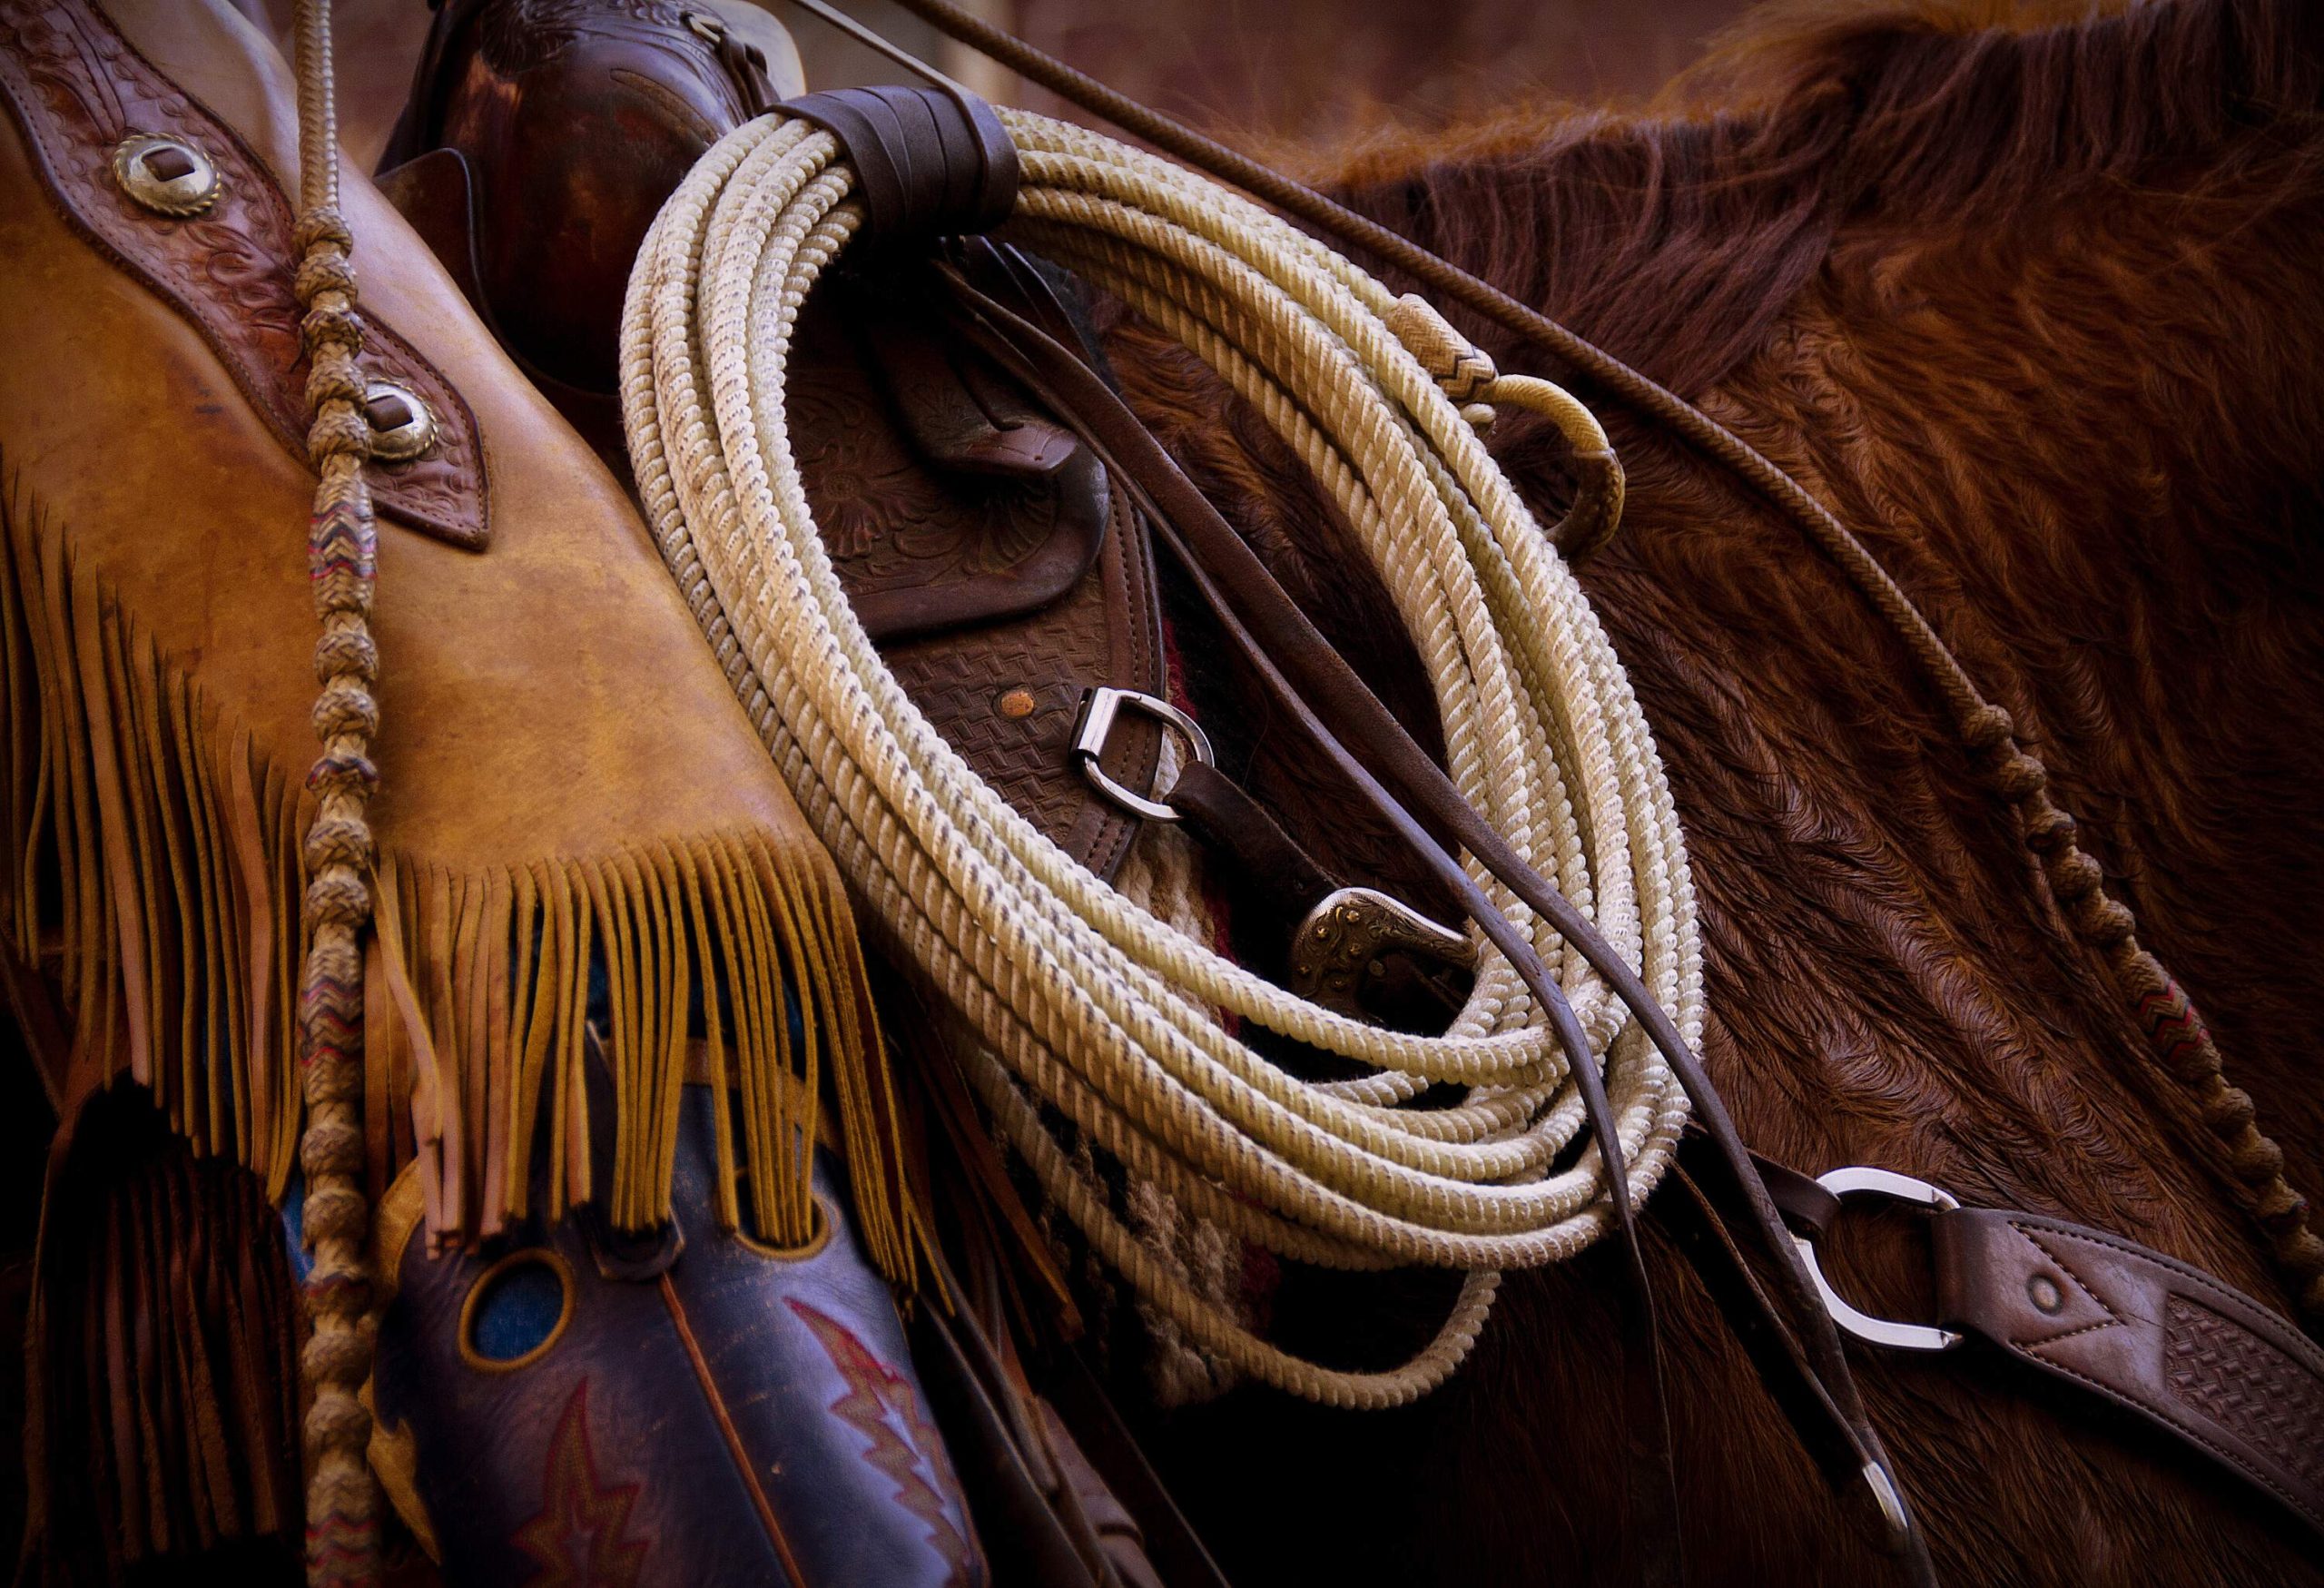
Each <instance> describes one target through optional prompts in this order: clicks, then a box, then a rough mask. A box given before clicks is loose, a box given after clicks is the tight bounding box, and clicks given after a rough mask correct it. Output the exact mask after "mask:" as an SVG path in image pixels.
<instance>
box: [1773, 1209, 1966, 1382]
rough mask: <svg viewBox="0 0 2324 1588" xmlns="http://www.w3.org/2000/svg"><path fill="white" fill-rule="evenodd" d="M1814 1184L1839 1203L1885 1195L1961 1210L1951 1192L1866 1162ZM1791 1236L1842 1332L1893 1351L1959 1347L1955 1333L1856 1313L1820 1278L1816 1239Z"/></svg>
mask: <svg viewBox="0 0 2324 1588" xmlns="http://www.w3.org/2000/svg"><path fill="white" fill-rule="evenodd" d="M1816 1183H1817V1185H1819V1186H1821V1187H1823V1188H1824V1189H1826V1190H1827V1191H1829V1192H1831V1193H1832V1195H1833V1196H1835V1197H1837V1198H1840V1199H1841V1200H1842V1201H1846V1200H1847V1198H1850V1197H1886V1198H1888V1199H1889V1200H1891V1201H1894V1202H1905V1203H1908V1204H1910V1205H1911V1206H1913V1207H1915V1208H1927V1209H1928V1210H1929V1211H1930V1212H1932V1213H1950V1212H1952V1211H1953V1210H1954V1209H1955V1208H1958V1207H1960V1206H1961V1204H1960V1203H1959V1202H1958V1201H1956V1200H1955V1198H1953V1196H1952V1195H1951V1194H1950V1193H1949V1192H1946V1191H1945V1190H1943V1189H1939V1188H1938V1187H1935V1186H1932V1185H1930V1184H1929V1183H1928V1182H1927V1181H1926V1180H1916V1179H1913V1177H1912V1176H1910V1175H1900V1174H1896V1173H1893V1172H1891V1171H1890V1170H1887V1169H1873V1168H1870V1167H1868V1166H1866V1165H1864V1164H1853V1165H1850V1166H1849V1167H1847V1168H1846V1169H1834V1170H1832V1171H1831V1172H1830V1173H1829V1174H1822V1175H1818V1176H1817V1177H1816ZM1792 1242H1793V1244H1794V1245H1796V1246H1797V1247H1798V1248H1799V1260H1800V1261H1801V1262H1803V1263H1805V1264H1807V1277H1809V1278H1810V1279H1813V1280H1814V1281H1815V1282H1816V1293H1817V1295H1818V1296H1820V1297H1823V1298H1824V1310H1825V1311H1826V1312H1827V1313H1829V1314H1831V1315H1832V1321H1833V1322H1834V1323H1836V1324H1837V1325H1838V1326H1839V1327H1840V1329H1841V1331H1842V1332H1843V1333H1846V1334H1849V1335H1853V1336H1856V1338H1857V1339H1859V1340H1862V1341H1864V1342H1865V1343H1866V1344H1867V1345H1873V1346H1888V1347H1889V1348H1890V1349H1891V1350H1896V1351H1950V1350H1951V1349H1953V1347H1954V1346H1957V1345H1959V1344H1960V1343H1961V1332H1960V1331H1959V1330H1958V1329H1945V1328H1938V1327H1936V1326H1935V1325H1934V1324H1914V1323H1896V1322H1895V1321H1893V1320H1892V1319H1889V1318H1885V1317H1873V1316H1872V1315H1871V1314H1869V1313H1864V1312H1858V1311H1857V1310H1856V1308H1855V1307H1850V1306H1849V1305H1848V1304H1847V1303H1846V1301H1844V1300H1842V1299H1841V1297H1840V1293H1839V1292H1838V1291H1837V1290H1835V1289H1833V1288H1832V1282H1831V1281H1830V1280H1829V1279H1827V1278H1825V1277H1824V1269H1823V1267H1822V1266H1821V1265H1820V1264H1818V1263H1817V1260H1816V1240H1815V1238H1814V1237H1813V1236H1806V1235H1794V1236H1793V1237H1792Z"/></svg>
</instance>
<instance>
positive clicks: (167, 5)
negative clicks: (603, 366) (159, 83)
mask: <svg viewBox="0 0 2324 1588" xmlns="http://www.w3.org/2000/svg"><path fill="white" fill-rule="evenodd" d="M116 10H117V12H118V15H119V17H120V20H121V21H122V22H123V25H124V27H125V30H126V31H127V33H128V34H129V36H130V37H131V39H132V41H133V42H134V43H135V44H137V45H138V47H139V48H140V50H141V51H142V52H143V54H144V55H145V56H146V57H148V58H149V59H151V60H153V62H155V64H157V65H158V66H159V67H161V68H162V69H164V70H166V71H169V72H170V73H171V74H172V75H173V76H175V77H179V78H182V79H183V80H184V81H186V82H188V83H189V84H198V85H199V86H200V87H201V90H202V94H203V97H204V99H205V101H206V102H207V103H208V104H209V105H210V106H211V108H212V110H213V111H215V112H216V113H218V114H220V116H221V117H222V119H223V120H225V121H226V122H228V123H230V124H231V125H233V126H235V127H236V128H237V129H239V130H241V131H242V132H243V133H244V134H245V136H246V138H247V141H248V142H249V143H250V144H251V148H252V149H253V151H254V152H255V153H257V154H258V155H259V156H260V158H261V164H262V166H263V167H264V168H265V169H266V170H268V171H271V172H273V173H278V174H279V173H281V172H283V171H286V170H294V169H295V165H296V161H295V154H294V152H293V150H292V147H291V144H292V142H293V140H294V138H295V132H294V129H295V125H296V118H295V114H294V110H293V98H292V93H291V82H290V78H289V74H288V69H287V68H286V67H285V66H284V65H283V64H282V62H281V59H280V57H279V56H277V55H275V54H273V51H272V46H271V45H270V44H265V43H264V42H262V41H259V40H257V39H256V36H255V35H252V34H251V33H250V31H249V29H248V26H247V25H246V24H244V23H242V22H241V19H240V18H239V17H234V16H230V15H227V14H226V13H225V12H224V11H223V9H222V7H213V6H212V5H205V4H192V5H180V4H178V3H176V0H122V4H120V5H118V6H117V7H116ZM252 59H255V60H256V62H257V63H258V68H259V69H258V70H256V71H252V70H251V68H250V67H249V66H248V65H247V64H242V63H245V62H247V61H250V60H252ZM229 60H231V62H233V63H235V64H234V65H233V66H232V68H231V69H221V67H220V66H219V64H218V63H220V62H223V61H229ZM345 180H346V184H347V185H346V192H345V197H344V201H343V208H344V209H345V211H346V212H347V214H348V217H349V221H350V225H351V226H352V228H353V230H354V232H355V234H356V236H357V238H358V239H359V242H358V244H357V250H356V254H355V267H356V270H357V272H358V274H359V279H360V281H361V283H362V291H363V303H364V306H365V309H366V311H367V312H371V313H376V314H377V315H378V316H379V318H381V319H383V320H387V321H394V322H396V323H399V324H403V325H408V326H411V327H413V328H415V332H416V336H417V340H418V342H419V345H420V346H421V347H422V348H423V350H425V352H426V354H427V356H428V358H429V359H430V360H431V361H433V362H434V363H435V364H436V365H437V366H438V368H440V369H441V370H443V371H444V373H445V375H446V376H447V378H448V379H449V380H452V381H453V382H454V383H456V384H457V385H458V388H459V389H460V390H461V391H462V393H463V394H464V395H465V396H466V397H467V399H468V403H469V406H470V407H471V409H473V411H474V413H475V416H476V420H477V425H478V436H479V438H480V442H481V445H482V446H483V447H484V448H485V449H486V450H487V452H489V454H490V455H491V457H492V459H493V469H492V472H491V475H490V477H489V479H488V489H489V492H490V501H491V508H490V511H491V518H492V522H493V524H494V530H495V544H494V546H493V549H492V551H491V553H490V555H488V556H485V557H472V556H468V555H465V554H462V553H459V552H458V551H455V550H454V549H453V548H452V547H449V546H448V545H445V544H443V543H442V542H440V541H438V540H435V539H431V538H426V537H422V536H419V535H414V534H411V533H409V532H400V533H399V531H398V530H397V529H395V528H392V527H390V528H388V529H387V530H386V531H385V532H384V533H383V534H382V536H381V541H380V550H379V562H380V576H379V587H380V596H379V609H378V611H377V612H376V613H375V614H374V617H373V622H374V626H375V627H376V630H377V632H378V635H379V649H380V653H381V656H382V658H383V661H382V672H381V680H380V686H379V700H380V707H381V723H382V726H381V732H380V736H379V740H378V743H377V750H376V755H377V758H378V760H379V764H380V769H381V774H382V780H383V781H382V786H381V791H380V794H379V799H378V802H377V804H376V805H375V807H374V816H375V824H376V826H377V829H378V831H379V836H380V840H381V843H382V844H383V846H384V847H385V848H386V849H387V850H388V851H389V852H390V853H407V854H412V855H416V856H419V857H422V858H424V859H425V860H427V861H428V862H429V863H434V864H438V865H442V866H446V867H450V868H456V869H461V870H470V869H476V868H482V867H494V866H501V865H506V864H507V863H511V862H512V861H515V860H517V859H519V858H521V857H525V856H532V855H542V854H560V853H561V854H586V853H602V852H605V851H607V850H610V849H612V848H615V847H616V846H618V845H619V844H622V843H629V842H635V841H636V840H638V839H640V838H642V837H648V836H650V835H653V834H656V833H660V834H671V833H687V832H701V831H707V830H713V829H734V828H759V829H763V830H765V831H768V832H770V833H776V834H780V835H782V836H783V841H784V842H786V843H795V844H797V845H798V846H799V847H800V848H801V849H802V850H807V849H812V848H814V847H815V846H814V845H813V841H812V837H811V836H810V835H809V834H808V833H807V832H806V829H805V825H804V823H803V821H802V819H801V818H800V817H799V815H798V814H797V807H796V805H795V804H793V801H792V798H791V795H790V793H789V791H788V790H787V789H785V788H784V787H783V784H782V781H781V778H780V777H779V775H778V774H776V772H775V770H774V768H773V765H772V764H770V763H769V761H768V760H767V757H766V754H765V751H764V750H763V748H762V747H761V745H759V743H758V739H757V735H755V733H754V732H753V730H752V728H751V727H750V725H749V723H748V721H747V719H746V718H744V716H743V713H742V709H741V707H740V706H739V705H737V704H736V702H735V700H734V695H733V692H732V690H731V689H729V688H728V686H727V684H726V681H725V678H724V676H723V675H722V674H721V673H720V671H719V669H718V666H717V665H716V663H715V661H714V659H713V658H712V657H711V656H710V654H709V652H708V650H707V648H706V647H705V646H704V645H703V643H702V638H701V635H700V632H699V630H698V629H697V628H696V627H695V626H694V620H693V617H692V616H691V615H690V614H689V613H688V612H687V611H686V608H685V606H684V602H683V601H682V600H681V599H680V597H678V594H677V592H676V591H675V589H674V588H673V587H671V584H670V580H669V576H668V573H667V572H666V570H665V568H664V567H663V566H662V562H661V559H660V557H659V556H658V555H657V554H656V552H655V549H654V547H653V545H652V543H651V541H650V540H649V538H647V536H646V534H645V528H644V526H643V525H642V524H641V523H640V522H639V521H638V518H637V515H636V511H635V508H633V507H632V506H631V504H630V502H629V499H628V498H627V497H626V496H625V494H624V493H623V491H622V490H621V488H620V487H619V486H618V485H617V484H616V483H615V480H614V479H613V478H612V477H611V476H610V475H609V474H608V473H607V472H606V469H604V467H603V466H602V465H601V464H599V462H598V461H597V459H596V458H595V457H594V456H593V455H592V454H591V453H590V451H589V449H587V447H586V446H585V445H584V444H583V443H582V442H581V441H580V439H579V438H577V437H576V435H575V434H574V433H573V431H572V430H571V429H570V428H569V427H568V426H567V425H566V423H565V422H564V421H563V420H562V419H559V418H558V417H557V416H556V413H555V412H553V411H552V410H551V409H549V407H548V405H547V403H546V402H545V401H544V400H543V399H541V398H540V397H539V396H538V395H537V394H536V393H535V392H534V391H533V390H532V389H531V388H530V387H529V386H527V384H526V382H525V380H523V378H522V376H521V375H520V374H519V373H518V372H517V370H515V369H514V368H513V367H512V366H511V365H510V364H509V362H508V360H507V358H506V357H505V356H504V355H503V354H502V353H501V351H500V350H499V349H498V348H497V346H496V345H495V344H494V343H493V340H492V339H491V337H490V336H489V334H488V333H487V331H486V330H485V329H484V327H483V326H482V325H480V324H479V323H478V321H477V319H476V316H475V315H474V314H473V313H472V312H471V311H469V309H468V306H467V304H466V303H465V302H464V301H462V300H461V298H460V295H459V293H458V290H457V289H456V288H455V287H454V286H453V284H452V282H451V281H449V280H448V278H447V277H446V276H445V274H444V272H443V271H442V270H441V269H440V268H439V267H438V265H437V264H436V262H435V261H434V260H433V258H432V257H431V256H430V255H429V254H428V251H427V250H426V249H425V248H424V247H422V246H421V245H420V244H419V241H418V240H417V239H416V238H414V237H413V236H412V235H411V233H410V232H409V229H408V228H407V227H406V226H405V224H404V222H403V221H402V220H401V218H400V217H399V216H398V215H397V214H396V212H395V211H394V210H393V209H392V208H390V207H389V205H388V204H387V203H386V202H385V201H384V200H382V199H381V198H380V197H379V195H378V193H377V192H374V191H373V190H372V189H371V187H370V185H369V182H367V181H365V180H364V178H362V177H361V176H360V175H359V174H358V173H352V172H350V173H346V179H345ZM40 192H41V190H40V185H39V181H38V178H37V175H36V173H35V172H34V168H33V166H32V164H31V163H30V161H29V158H28V156H27V153H26V152H25V148H24V145H23V143H21V141H20V140H19V139H18V138H17V137H16V136H15V135H14V134H13V132H12V133H11V134H10V135H7V136H5V137H0V341H5V345H6V346H7V347H8V349H9V350H10V356H9V357H8V358H6V359H5V360H0V446H5V449H6V453H7V458H8V462H9V465H10V469H11V473H12V475H13V477H14V480H15V488H16V489H17V490H19V491H21V492H23V493H25V494H26V495H28V496H29V497H31V498H34V499H36V500H38V501H39V503H40V504H41V505H42V507H43V508H44V512H45V514H46V517H47V519H48V521H49V522H50V523H51V524H52V525H53V526H54V527H56V528H57V529H58V530H59V531H61V532H66V533H69V534H70V535H71V536H72V538H73V545H74V551H75V555H76V557H77V558H78V561H79V567H80V569H81V571H82V572H84V573H85V574H89V575H93V576H94V577H97V578H98V579H100V580H101V581H102V582H103V585H104V586H105V587H107V588H108V589H109V590H111V591H112V592H113V598H114V599H115V600H116V601H118V602H119V603H120V604H121V605H122V606H123V607H125V608H126V609H128V610H129V611H131V612H133V613H134V614H135V616H136V617H137V618H138V620H139V621H140V622H141V623H142V624H143V625H144V626H145V627H146V628H147V629H148V630H150V632H151V634H152V636H153V640H154V642H155V645H156V646H157V648H158V650H159V651H160V653H161V654H162V656H164V657H170V658H177V659H180V660H182V661H183V662H186V663H189V664H194V665H198V666H199V669H200V674H201V676H202V681H203V684H204V686H205V688H206V690H207V692H208V694H209V696H210V698H211V699H212V700H213V701H215V702H216V703H218V705H219V706H220V708H221V709H222V710H223V711H224V712H226V713H228V714H230V715H231V717H233V718H234V719H235V720H238V721H240V722H241V723H242V724H244V725H247V726H248V728H249V729H250V731H251V735H252V738H253V741H254V748H255V750H256V752H257V754H258V755H259V756H260V758H261V761H262V762H263V763H267V764H274V765H277V766H280V767H281V768H283V769H285V770H286V771H287V773H288V774H289V775H290V777H291V781H292V782H294V783H295V782H297V781H298V779H299V778H300V776H302V775H303V773H304V769H305V767H306V764H307V763H308V761H309V760H310V759H311V757H312V755H313V745H314V739H313V735H312V731H311V729H310V727H309V725H308V720H307V719H308V713H309V710H310V707H311V705H312V704H313V697H314V687H315V686H314V679H313V674H312V671H311V669H310V666H309V660H308V657H309V652H310V650H311V648H312V646H313V636H314V621H315V620H314V615H313V607H312V600H311V597H310V593H309V590H308V580H307V568H306V558H305V555H304V547H303V542H302V537H301V532H300V526H302V525H303V524H304V522H305V520H306V516H307V510H308V507H309V498H310V496H311V494H312V487H311V484H310V480H309V478H308V477H307V475H306V473H305V470H304V469H303V468H302V467H301V466H300V464H299V463H297V462H296V461H294V460H293V459H291V457H290V456H288V455H287V454H286V453H285V452H284V450H283V449H281V447H280V446H279V445H278V444H277V443H276V442H275V439H274V438H273V437H272V436H271V434H270V433H269V430H268V429H267V427H266V425H265V423H264V421H263V419H262V416H261V415H260V414H259V413H258V412H257V411H256V409H254V408H253V406H252V405H251V403H250V402H249V401H248V400H247V399H245V398H244V397H243V396H242V395H241V392H240V390H239V388H238V387H237V385H236V383H235V382H234V380H233V379H232V373H231V370H229V369H228V368H227V367H226V366H225V365H224V364H223V363H222V361H221V360H220V358H219V356H218V354H217V352H216V350H214V349H212V347H211V346H210V345H209V344H208V343H207V342H206V341H205V340H203V339H202V337H201V336H200V334H199V333H198V332H197V331H196V330H194V329H193V328H192V326H191V325H189V324H188V323H187V322H186V321H184V320H183V319H182V318H181V317H180V316H178V315H177V314H176V313H175V312H174V311H172V309H171V308H170V307H169V306H168V305H167V304H165V303H164V302H163V301H161V300H160V299H158V298H157V297H155V296H154V295H153V293H152V292H151V291H148V290H147V289H146V287H145V286H144V285H143V283H142V282H141V281H137V280H135V279H134V278H133V277H132V276H130V275H129V274H128V273H127V272H125V271H123V270H121V269H120V268H118V267H117V266H116V265H114V264H113V262H112V261H109V260H106V259H103V258H102V257H100V256H99V255H97V254H96V253H95V252H93V250H92V249H91V246H90V245H89V243H88V242H86V241H85V240H84V239H83V238H82V237H81V236H79V235H77V234H76V233H74V232H73V231H71V230H70V229H69V228H68V227H67V226H66V225H65V224H64V222H63V221H62V220H61V219H59V218H58V217H57V215H56V214H55V212H54V211H53V210H52V209H51V208H50V207H49V206H48V205H47V204H46V203H45V202H43V200H42V198H41V196H40ZM68 370H69V371H71V372H72V378H73V380H74V383H75V388H76V389H75V393H74V400H73V401H72V402H69V403H63V402H58V401H56V400H55V382H56V380H57V379H58V373H59V372H60V371H68ZM157 527H166V528H167V531H168V532H167V533H166V534H157V533H155V532H154V530H155V528H157Z"/></svg>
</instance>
